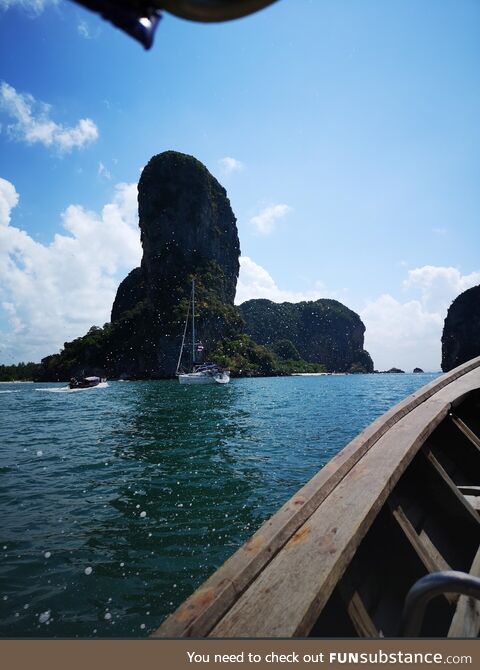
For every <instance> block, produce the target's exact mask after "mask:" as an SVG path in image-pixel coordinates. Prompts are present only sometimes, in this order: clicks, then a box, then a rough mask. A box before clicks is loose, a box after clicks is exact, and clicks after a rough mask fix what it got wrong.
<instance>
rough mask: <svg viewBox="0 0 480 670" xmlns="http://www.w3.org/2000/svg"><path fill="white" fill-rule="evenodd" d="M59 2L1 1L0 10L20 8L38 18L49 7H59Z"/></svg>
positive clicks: (51, 0) (43, 0)
mask: <svg viewBox="0 0 480 670" xmlns="http://www.w3.org/2000/svg"><path fill="white" fill-rule="evenodd" d="M57 4H58V0H0V9H3V10H7V9H10V7H19V8H21V9H24V10H26V12H27V13H28V14H30V15H32V16H38V15H39V14H41V13H42V12H43V10H44V9H45V8H46V7H48V6H49V5H57Z"/></svg>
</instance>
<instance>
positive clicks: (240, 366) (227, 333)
mask: <svg viewBox="0 0 480 670" xmlns="http://www.w3.org/2000/svg"><path fill="white" fill-rule="evenodd" d="M138 211H139V226H140V234H141V242H142V247H143V257H142V261H141V265H140V267H138V268H135V269H134V270H132V271H131V272H130V273H129V274H128V276H127V277H126V278H125V279H124V280H123V281H122V282H121V284H120V286H119V287H118V291H117V294H116V297H115V300H114V303H113V307H112V312H111V322H110V323H106V324H104V326H103V327H101V328H100V327H97V326H93V327H92V328H90V330H89V331H88V333H87V334H86V335H84V336H82V337H79V338H77V339H75V340H73V341H72V342H66V343H65V344H64V348H63V350H62V351H61V352H60V353H59V354H54V355H52V356H47V357H46V358H44V359H43V361H42V365H41V368H40V372H39V373H38V375H37V378H39V379H40V380H45V381H54V380H65V379H68V378H70V377H71V376H72V375H75V376H77V375H82V374H96V375H106V376H107V377H128V378H133V379H139V378H143V379H145V378H164V377H171V376H173V375H174V373H175V370H176V365H177V358H178V354H179V350H180V346H181V340H182V334H183V328H184V324H185V319H186V316H187V311H188V304H189V298H190V290H191V281H192V278H195V285H196V298H197V300H196V310H195V312H196V317H197V323H198V334H197V335H198V338H199V339H201V341H202V344H203V346H204V359H205V360H213V361H215V362H218V363H220V364H223V365H225V366H228V367H229V368H230V369H231V370H232V374H233V375H234V376H235V375H242V376H253V375H276V374H290V373H292V372H322V371H327V370H328V371H335V372H347V371H349V372H370V371H372V370H373V364H372V361H371V359H370V356H369V355H368V353H367V352H365V351H364V350H363V334H364V331H365V327H364V325H363V323H362V322H361V320H360V318H359V317H358V315H357V314H355V313H354V312H352V311H351V310H349V309H348V308H347V307H345V306H344V305H342V304H340V303H339V302H336V301H335V300H318V301H316V302H304V303H298V304H289V303H283V304H281V305H278V304H275V303H272V302H270V301H268V300H250V301H248V302H246V303H244V304H243V305H241V306H240V308H237V307H234V305H233V300H234V297H235V291H236V284H237V278H238V272H239V255H240V245H239V240H238V233H237V226H236V220H235V216H234V214H233V212H232V209H231V207H230V202H229V200H228V198H227V194H226V192H225V189H224V188H223V187H222V186H221V185H220V184H219V183H218V181H217V180H216V179H215V178H214V177H213V176H212V175H211V174H210V173H209V171H208V170H207V168H206V167H205V166H204V165H202V163H200V162H199V161H198V160H196V159H195V158H193V157H192V156H187V155H185V154H181V153H178V152H174V151H167V152H165V153H162V154H160V155H158V156H154V157H153V158H152V159H151V160H150V161H149V163H148V165H147V166H146V167H145V169H144V170H143V172H142V175H141V178H140V182H139V184H138ZM185 362H186V364H187V367H188V361H187V360H186V361H185Z"/></svg>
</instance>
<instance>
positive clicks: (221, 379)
mask: <svg viewBox="0 0 480 670" xmlns="http://www.w3.org/2000/svg"><path fill="white" fill-rule="evenodd" d="M178 381H179V382H180V384H228V382H229V381H230V375H229V374H228V373H227V372H219V373H217V374H205V373H204V372H189V373H185V374H180V375H178Z"/></svg>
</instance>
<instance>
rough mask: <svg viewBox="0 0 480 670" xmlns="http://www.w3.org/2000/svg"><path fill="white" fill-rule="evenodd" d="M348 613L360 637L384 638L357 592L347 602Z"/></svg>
mask: <svg viewBox="0 0 480 670" xmlns="http://www.w3.org/2000/svg"><path fill="white" fill-rule="evenodd" d="M347 613H348V616H349V617H350V620H351V622H352V623H353V625H354V627H355V630H356V631H357V633H358V635H359V637H382V635H381V634H380V633H379V631H378V629H377V627H376V626H375V624H374V623H373V621H372V619H371V618H370V615H369V613H368V612H367V610H366V607H365V605H364V604H363V600H362V599H361V597H360V595H359V594H358V592H357V591H355V592H354V593H353V594H352V596H351V598H350V599H349V600H348V601H347Z"/></svg>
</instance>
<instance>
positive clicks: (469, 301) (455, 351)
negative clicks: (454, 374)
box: [442, 286, 480, 372]
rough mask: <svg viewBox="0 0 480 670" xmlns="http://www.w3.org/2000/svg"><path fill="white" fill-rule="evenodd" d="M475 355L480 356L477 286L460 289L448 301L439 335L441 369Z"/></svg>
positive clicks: (479, 294)
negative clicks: (449, 301)
mask: <svg viewBox="0 0 480 670" xmlns="http://www.w3.org/2000/svg"><path fill="white" fill-rule="evenodd" d="M475 356H480V286H474V287H473V288H470V289H468V290H467V291H464V292H463V293H461V294H460V295H459V296H458V297H457V298H455V300H454V301H453V302H452V304H451V305H450V308H449V310H448V313H447V317H446V319H445V324H444V327H443V335H442V370H443V371H444V372H448V370H452V369H453V368H455V367H457V365H461V364H462V363H465V362H466V361H468V360H470V359H471V358H475Z"/></svg>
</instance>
